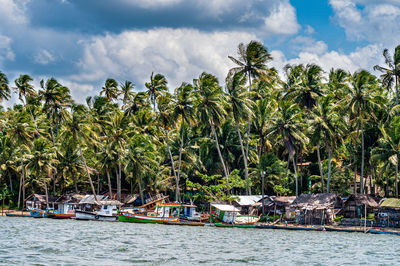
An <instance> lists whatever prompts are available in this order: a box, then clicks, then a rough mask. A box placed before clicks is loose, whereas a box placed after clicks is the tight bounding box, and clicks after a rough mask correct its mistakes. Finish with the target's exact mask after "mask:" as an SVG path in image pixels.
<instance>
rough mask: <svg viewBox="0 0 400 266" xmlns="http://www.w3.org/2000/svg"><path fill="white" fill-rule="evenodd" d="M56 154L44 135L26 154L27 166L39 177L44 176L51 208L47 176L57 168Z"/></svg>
mask: <svg viewBox="0 0 400 266" xmlns="http://www.w3.org/2000/svg"><path fill="white" fill-rule="evenodd" d="M55 156H56V154H55V149H54V148H52V147H51V145H49V143H48V141H47V140H46V139H44V138H42V137H39V138H37V139H35V140H34V142H33V147H32V150H30V152H29V153H27V154H25V156H24V158H25V160H26V162H27V163H26V166H25V168H26V169H27V170H31V171H33V172H34V173H35V174H36V175H37V177H39V176H41V177H42V182H43V186H44V189H45V193H46V205H47V208H49V195H48V190H47V181H46V178H45V176H47V177H50V176H51V175H52V172H53V171H54V170H55V167H54V164H55V163H56V162H57V161H56V159H55Z"/></svg>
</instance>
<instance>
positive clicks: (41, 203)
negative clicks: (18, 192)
mask: <svg viewBox="0 0 400 266" xmlns="http://www.w3.org/2000/svg"><path fill="white" fill-rule="evenodd" d="M48 198H49V209H54V208H55V207H56V208H57V204H58V203H57V200H58V198H59V197H58V196H52V195H49V196H48ZM25 204H26V205H25V206H26V208H27V209H28V208H30V209H39V210H46V209H47V206H46V195H41V194H32V195H30V196H29V197H28V198H26V200H25Z"/></svg>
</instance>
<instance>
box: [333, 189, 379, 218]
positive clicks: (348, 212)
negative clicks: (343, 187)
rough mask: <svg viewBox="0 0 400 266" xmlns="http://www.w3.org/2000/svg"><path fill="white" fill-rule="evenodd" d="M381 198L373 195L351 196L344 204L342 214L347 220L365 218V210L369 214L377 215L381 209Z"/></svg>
mask: <svg viewBox="0 0 400 266" xmlns="http://www.w3.org/2000/svg"><path fill="white" fill-rule="evenodd" d="M379 201H380V200H379V198H375V197H373V196H371V195H360V194H357V195H354V194H353V195H350V196H349V197H348V198H347V199H346V200H345V201H344V202H343V208H342V210H341V211H340V214H341V215H343V216H344V217H345V218H361V217H365V210H366V211H367V216H368V214H371V213H375V211H376V210H377V209H379Z"/></svg>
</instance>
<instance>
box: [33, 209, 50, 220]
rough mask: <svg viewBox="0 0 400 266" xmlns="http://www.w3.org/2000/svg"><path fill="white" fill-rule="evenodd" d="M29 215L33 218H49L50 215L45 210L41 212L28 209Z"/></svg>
mask: <svg viewBox="0 0 400 266" xmlns="http://www.w3.org/2000/svg"><path fill="white" fill-rule="evenodd" d="M28 211H29V213H30V214H31V216H32V217H33V218H49V215H50V213H49V212H48V211H45V210H40V209H33V208H32V209H31V208H29V209H28Z"/></svg>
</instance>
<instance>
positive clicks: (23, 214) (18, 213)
mask: <svg viewBox="0 0 400 266" xmlns="http://www.w3.org/2000/svg"><path fill="white" fill-rule="evenodd" d="M5 214H6V216H8V217H32V216H31V214H30V213H29V212H26V211H7V212H6V213H5Z"/></svg>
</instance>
